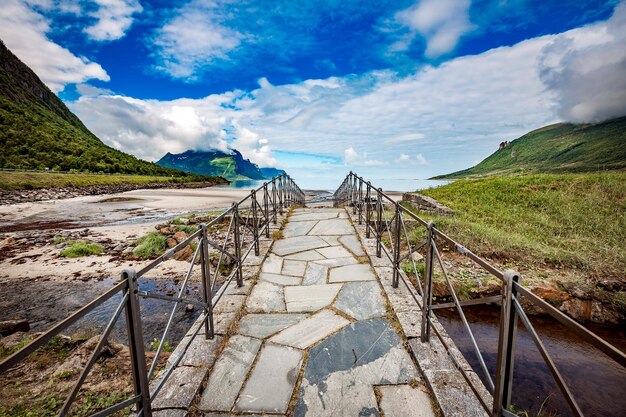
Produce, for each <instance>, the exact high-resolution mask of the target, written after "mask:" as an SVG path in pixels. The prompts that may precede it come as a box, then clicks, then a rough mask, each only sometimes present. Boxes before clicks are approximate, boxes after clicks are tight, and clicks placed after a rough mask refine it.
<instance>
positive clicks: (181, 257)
mask: <svg viewBox="0 0 626 417" xmlns="http://www.w3.org/2000/svg"><path fill="white" fill-rule="evenodd" d="M192 256H193V249H191V246H189V245H187V246H185V247H184V248H182V249H181V250H179V251H178V252H176V253H175V254H174V256H173V258H174V259H176V260H177V261H187V260H190V259H191V257H192Z"/></svg>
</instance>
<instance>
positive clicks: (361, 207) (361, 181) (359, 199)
mask: <svg viewBox="0 0 626 417" xmlns="http://www.w3.org/2000/svg"><path fill="white" fill-rule="evenodd" d="M357 196H358V203H357V204H358V206H359V208H358V210H359V224H363V180H361V179H359V188H358V191H357Z"/></svg>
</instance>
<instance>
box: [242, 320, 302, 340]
mask: <svg viewBox="0 0 626 417" xmlns="http://www.w3.org/2000/svg"><path fill="white" fill-rule="evenodd" d="M307 317H309V315H308V314H247V315H245V316H244V317H243V318H242V319H241V320H239V329H238V332H239V333H240V334H243V335H245V336H250V337H256V338H259V339H265V338H266V337H269V336H272V335H273V334H276V333H278V332H279V331H281V330H284V329H286V328H287V327H289V326H293V325H294V324H296V323H299V322H301V321H302V320H304V319H306V318H307Z"/></svg>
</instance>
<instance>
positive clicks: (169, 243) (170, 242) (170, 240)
mask: <svg viewBox="0 0 626 417" xmlns="http://www.w3.org/2000/svg"><path fill="white" fill-rule="evenodd" d="M166 244H167V247H168V248H173V247H174V246H176V245H177V244H178V242H176V239H174V238H173V237H168V238H167V241H166Z"/></svg>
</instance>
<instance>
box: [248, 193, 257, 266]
mask: <svg viewBox="0 0 626 417" xmlns="http://www.w3.org/2000/svg"><path fill="white" fill-rule="evenodd" d="M250 203H251V204H252V207H251V208H252V240H253V242H252V244H253V245H254V256H259V218H258V216H257V204H258V203H257V201H256V191H254V190H252V192H251V193H250Z"/></svg>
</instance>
